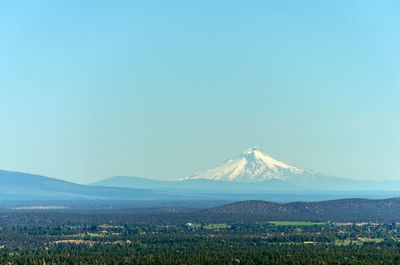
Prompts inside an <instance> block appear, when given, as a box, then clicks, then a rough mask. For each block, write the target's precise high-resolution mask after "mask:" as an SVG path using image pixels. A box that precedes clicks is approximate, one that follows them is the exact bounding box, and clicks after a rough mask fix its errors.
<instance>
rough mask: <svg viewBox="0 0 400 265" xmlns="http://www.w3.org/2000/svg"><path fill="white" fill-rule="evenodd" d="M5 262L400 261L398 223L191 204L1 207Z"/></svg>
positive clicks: (0, 253) (0, 256)
mask: <svg viewBox="0 0 400 265" xmlns="http://www.w3.org/2000/svg"><path fill="white" fill-rule="evenodd" d="M291 219H293V218H291ZM0 264H40V265H42V264H400V224H399V223H396V222H384V221H376V220H363V221H358V220H354V221H351V222H350V221H349V222H346V221H343V220H339V219H331V220H329V219H325V220H322V219H317V218H314V220H307V221H304V220H302V221H300V220H297V221H296V220H274V219H269V218H267V217H263V216H260V215H251V214H247V215H245V214H242V215H238V214H226V213H225V214H222V215H221V214H216V213H212V211H204V210H193V209H187V208H181V209H180V210H178V209H176V208H163V209H161V208H156V209H154V208H153V211H151V210H150V209H138V208H136V209H134V208H131V209H92V210H88V209H85V210H78V209H75V210H71V209H57V210H48V209H45V210H4V209H3V210H2V211H1V212H0Z"/></svg>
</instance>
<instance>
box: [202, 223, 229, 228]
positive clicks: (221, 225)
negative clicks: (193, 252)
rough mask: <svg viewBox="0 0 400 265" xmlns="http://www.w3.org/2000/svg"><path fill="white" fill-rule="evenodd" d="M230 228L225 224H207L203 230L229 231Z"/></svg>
mask: <svg viewBox="0 0 400 265" xmlns="http://www.w3.org/2000/svg"><path fill="white" fill-rule="evenodd" d="M230 228H231V226H230V225H227V224H209V225H205V226H203V229H230Z"/></svg>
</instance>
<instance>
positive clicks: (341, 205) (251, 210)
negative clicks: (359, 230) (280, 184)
mask: <svg viewBox="0 0 400 265" xmlns="http://www.w3.org/2000/svg"><path fill="white" fill-rule="evenodd" d="M205 212H207V213H209V214H221V215H240V216H262V217H263V218H265V219H267V220H268V219H269V220H297V221H300V220H321V221H322V220H341V221H375V220H381V221H390V222H397V221H398V220H399V219H400V198H392V199H382V200H368V199H341V200H331V201H320V202H291V203H283V204H281V203H273V202H268V201H243V202H236V203H231V204H227V205H223V206H219V207H214V208H211V209H207V210H205Z"/></svg>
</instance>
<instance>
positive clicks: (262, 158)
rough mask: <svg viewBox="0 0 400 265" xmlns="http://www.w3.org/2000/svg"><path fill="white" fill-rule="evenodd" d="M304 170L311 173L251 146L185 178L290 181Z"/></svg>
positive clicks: (304, 171)
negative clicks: (218, 164) (234, 155)
mask: <svg viewBox="0 0 400 265" xmlns="http://www.w3.org/2000/svg"><path fill="white" fill-rule="evenodd" d="M306 172H307V173H308V174H306V175H309V173H311V172H310V171H309V170H305V169H302V168H298V167H294V166H290V165H287V164H285V163H283V162H280V161H277V160H275V159H273V158H272V157H270V156H268V155H267V154H265V153H263V152H262V151H261V150H260V148H258V147H252V148H249V149H248V150H247V151H245V152H243V153H241V154H240V155H239V156H237V157H235V158H233V159H230V160H228V161H226V162H225V163H223V164H222V165H220V166H218V167H216V168H213V169H209V170H207V171H203V172H200V173H195V174H193V175H191V176H189V177H186V178H185V180H188V179H212V180H222V181H235V182H259V181H265V180H270V179H279V180H283V181H291V180H292V178H294V177H296V176H301V175H302V174H303V173H306Z"/></svg>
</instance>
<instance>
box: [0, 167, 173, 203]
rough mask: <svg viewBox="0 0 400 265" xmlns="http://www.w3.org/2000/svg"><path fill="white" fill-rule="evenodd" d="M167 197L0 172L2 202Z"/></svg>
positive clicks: (133, 190)
mask: <svg viewBox="0 0 400 265" xmlns="http://www.w3.org/2000/svg"><path fill="white" fill-rule="evenodd" d="M165 198H168V195H166V194H163V193H160V192H154V191H150V190H143V189H130V188H115V187H95V186H88V185H79V184H74V183H71V182H68V181H64V180H59V179H54V178H48V177H44V176H40V175H34V174H27V173H20V172H11V171H5V170H0V200H93V199H103V200H105V199H124V200H143V199H165Z"/></svg>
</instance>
